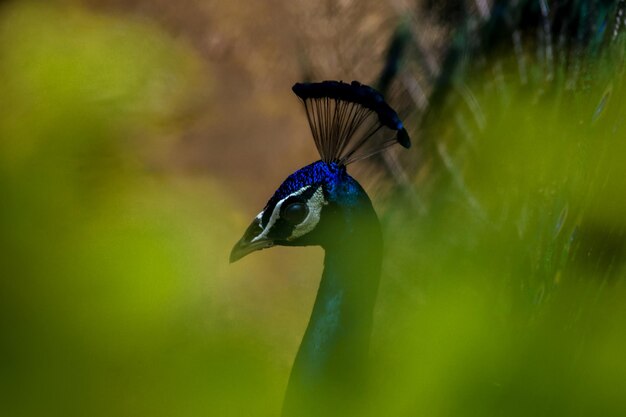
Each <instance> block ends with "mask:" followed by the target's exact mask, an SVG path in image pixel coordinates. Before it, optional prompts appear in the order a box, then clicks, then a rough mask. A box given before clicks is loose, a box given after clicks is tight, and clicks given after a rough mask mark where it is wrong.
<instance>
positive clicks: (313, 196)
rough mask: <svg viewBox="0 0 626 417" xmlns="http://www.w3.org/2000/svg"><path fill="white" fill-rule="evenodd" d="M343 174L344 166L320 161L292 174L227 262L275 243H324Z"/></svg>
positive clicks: (290, 244) (292, 244)
mask: <svg viewBox="0 0 626 417" xmlns="http://www.w3.org/2000/svg"><path fill="white" fill-rule="evenodd" d="M344 177H348V178H349V176H348V175H347V173H346V171H345V167H343V166H339V165H335V164H333V163H331V164H327V163H325V162H321V161H318V162H315V163H313V164H311V165H308V166H306V167H304V168H302V169H300V170H298V171H296V172H295V173H293V174H291V175H290V176H289V177H288V178H287V179H286V180H285V181H284V182H283V183H282V184H281V186H280V187H279V188H278V190H276V192H275V193H274V195H273V196H272V198H270V200H269V201H268V202H267V204H266V205H265V208H264V209H263V210H262V211H261V212H260V213H259V214H258V215H257V216H256V217H255V219H254V220H253V221H252V224H251V225H250V226H249V227H248V229H246V231H245V233H244V235H243V237H242V238H241V239H240V240H239V242H237V243H236V244H235V246H234V248H233V250H232V252H231V254H230V261H231V262H235V261H237V260H239V259H241V258H243V257H244V256H246V255H247V254H249V253H251V252H254V251H257V250H260V249H265V248H270V247H272V246H274V245H283V246H307V245H323V241H324V235H325V231H327V230H329V229H331V228H332V224H333V222H332V221H331V220H332V218H333V217H335V216H333V213H334V212H336V211H337V210H336V209H337V204H336V199H335V198H334V196H335V194H336V192H337V184H338V183H340V182H342V179H343V178H344Z"/></svg>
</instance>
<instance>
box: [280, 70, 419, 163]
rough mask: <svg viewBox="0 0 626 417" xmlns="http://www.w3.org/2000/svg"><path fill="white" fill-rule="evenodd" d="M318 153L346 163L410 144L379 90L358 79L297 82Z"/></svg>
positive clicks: (405, 132) (394, 113)
mask: <svg viewBox="0 0 626 417" xmlns="http://www.w3.org/2000/svg"><path fill="white" fill-rule="evenodd" d="M292 90H293V92H294V93H295V94H296V95H297V96H298V97H299V98H300V99H301V100H302V102H303V103H304V108H305V110H306V113H307V117H308V119H309V126H310V127H311V133H312V134H313V139H314V141H315V146H316V147H317V150H318V152H319V153H320V157H321V158H322V160H323V161H325V162H337V163H340V164H342V165H347V164H349V163H351V162H354V161H357V160H359V159H364V158H367V157H369V156H371V155H374V154H376V153H379V152H381V151H382V150H383V149H386V148H387V147H389V146H391V145H393V144H394V143H400V145H402V146H404V147H405V148H408V147H410V146H411V141H410V139H409V135H408V133H407V131H406V129H405V128H404V125H403V124H402V121H401V120H400V118H399V117H398V115H397V114H396V112H395V111H394V110H393V109H392V108H391V107H390V106H389V105H388V104H387V103H386V102H385V100H384V98H383V96H382V94H380V93H379V92H378V91H376V90H374V89H373V88H372V87H369V86H367V85H364V84H361V83H359V82H357V81H352V83H350V84H348V83H344V82H342V81H323V82H320V83H296V84H295V85H294V86H293V88H292Z"/></svg>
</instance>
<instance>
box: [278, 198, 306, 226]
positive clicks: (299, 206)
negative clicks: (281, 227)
mask: <svg viewBox="0 0 626 417" xmlns="http://www.w3.org/2000/svg"><path fill="white" fill-rule="evenodd" d="M307 214H309V208H308V207H307V205H306V204H304V203H291V204H289V205H288V206H287V207H285V208H284V209H283V213H282V215H281V217H282V218H283V219H285V220H287V221H288V222H289V223H291V224H294V225H296V224H300V223H302V221H303V220H304V219H305V218H306V216H307Z"/></svg>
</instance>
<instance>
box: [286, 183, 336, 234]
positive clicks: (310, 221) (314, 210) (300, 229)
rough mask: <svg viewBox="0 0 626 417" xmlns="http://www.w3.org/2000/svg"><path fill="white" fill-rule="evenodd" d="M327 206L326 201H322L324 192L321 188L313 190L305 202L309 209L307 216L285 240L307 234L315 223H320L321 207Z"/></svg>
mask: <svg viewBox="0 0 626 417" xmlns="http://www.w3.org/2000/svg"><path fill="white" fill-rule="evenodd" d="M326 204H328V203H327V202H326V200H324V192H323V191H322V187H319V188H318V189H317V190H315V193H313V195H312V196H311V198H309V200H308V201H307V202H306V205H307V207H308V208H309V214H308V215H307V216H306V217H305V218H304V220H303V221H302V222H301V223H300V224H298V225H297V226H296V227H295V228H294V229H293V232H292V233H291V236H289V237H288V238H287V240H293V239H296V238H299V237H300V236H303V235H305V234H307V233H309V232H310V231H311V230H313V229H314V228H315V226H317V223H318V222H319V221H320V215H321V213H322V207H323V206H325V205H326Z"/></svg>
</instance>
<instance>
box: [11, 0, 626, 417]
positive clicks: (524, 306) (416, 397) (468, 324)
mask: <svg viewBox="0 0 626 417" xmlns="http://www.w3.org/2000/svg"><path fill="white" fill-rule="evenodd" d="M623 49H624V48H623V44H621V43H617V44H616V46H615V47H614V48H613V49H611V50H610V51H608V52H607V53H606V54H604V55H602V56H600V57H597V58H596V59H595V60H594V61H593V62H592V64H590V67H589V68H587V72H586V74H587V76H588V77H587V78H586V79H585V80H583V81H584V82H583V84H584V85H580V86H577V88H575V89H567V88H565V85H566V80H565V77H563V79H559V76H558V74H557V77H556V80H554V81H553V82H551V83H546V82H545V80H544V78H543V77H542V75H541V74H535V77H534V78H533V76H532V75H533V74H530V75H531V77H530V81H529V83H530V84H520V83H519V81H518V77H517V75H516V71H517V68H516V62H515V61H514V59H512V58H511V59H510V62H509V61H508V60H507V59H504V60H503V63H502V66H501V67H497V72H496V73H484V74H476V75H475V76H474V77H472V78H471V79H470V80H469V81H468V82H469V85H468V86H466V87H467V91H471V92H472V94H474V95H475V96H474V98H473V100H475V101H476V102H477V103H480V111H479V112H478V113H477V112H476V111H472V110H471V108H468V107H467V105H466V104H464V103H463V102H458V101H454V100H451V101H450V103H449V104H448V105H447V106H443V108H442V110H441V111H440V113H439V114H438V115H436V116H435V117H434V118H433V119H432V120H431V122H430V124H428V125H427V126H426V127H425V131H424V132H423V136H424V137H427V138H430V140H429V141H428V142H426V143H424V146H423V148H421V149H420V152H424V153H429V154H431V155H434V156H435V160H434V162H432V163H431V164H430V165H429V166H428V169H429V175H428V178H429V180H428V181H426V182H425V183H424V182H422V183H420V186H419V188H418V192H419V193H421V194H422V196H423V197H424V199H425V200H427V201H428V209H427V210H426V211H424V212H422V213H421V214H419V215H417V214H416V212H415V211H412V210H410V209H409V210H401V209H400V208H397V209H394V208H391V209H389V210H388V211H387V212H386V213H384V215H383V216H382V217H383V223H384V224H385V228H386V229H385V230H386V246H387V249H386V258H385V266H384V269H385V274H384V276H383V280H382V283H381V290H380V295H379V301H378V305H377V313H376V322H375V331H374V335H373V350H372V369H373V377H372V383H371V393H370V396H369V398H368V399H367V400H365V399H364V400H363V402H362V405H363V407H362V409H358V410H355V415H371V416H413V415H420V416H502V415H506V416H517V415H519V416H522V415H525V416H528V415H532V416H592V415H593V416H595V415H602V416H613V415H615V416H622V415H625V414H626V384H625V383H624V381H626V360H625V359H624V358H623V355H624V352H626V332H624V325H623V323H624V322H626V303H624V300H625V299H626V298H625V297H626V288H625V280H624V275H625V274H626V266H625V264H624V259H625V258H624V255H625V253H624V252H625V247H624V243H623V242H624V236H625V235H624V230H625V229H626V223H625V221H626V220H625V219H626V217H625V214H626V190H625V180H624V174H623V171H624V166H626V142H625V141H624V137H626V135H625V134H626V132H625V131H624V129H625V127H624V124H623V114H624V113H623V110H624V108H623V106H622V103H623V100H624V98H625V97H626V91H624V85H623V73H622V71H623V70H622V67H621V66H620V64H619V63H620V62H621V59H622V51H623ZM611 54H614V55H611ZM0 55H1V59H0V75H1V78H2V80H3V82H2V85H0V97H2V102H3V106H2V109H3V111H2V112H1V113H0V138H1V139H0V196H1V200H0V229H1V230H2V233H1V234H0V253H2V257H1V261H0V262H1V264H0V265H1V266H0V271H1V277H0V331H1V333H2V343H0V414H1V415H6V416H15V417H17V416H36V415H45V416H55V415H59V416H61V415H62V416H72V415H76V416H86V415H88V416H100V415H102V416H105V415H106V416H110V415H119V416H138V415H139V416H142V415H150V416H159V415H162V416H171V415H175V416H199V415H211V416H270V415H277V414H278V412H279V410H280V404H281V401H282V395H283V390H284V387H285V385H286V381H287V376H288V372H289V367H290V365H291V362H292V359H293V355H294V354H295V348H296V347H297V343H298V341H299V338H300V336H301V333H302V332H303V331H304V327H303V325H304V323H303V322H302V323H301V322H299V321H298V320H297V319H294V317H292V315H293V314H292V313H291V312H292V311H295V310H297V311H298V314H296V315H298V316H302V315H303V314H304V316H302V317H303V318H304V319H306V314H308V313H309V311H308V308H309V307H308V306H307V305H304V306H300V305H299V304H301V302H300V301H301V298H298V297H297V296H295V295H294V294H293V293H291V292H290V291H289V288H287V289H285V288H280V286H281V281H280V279H279V278H277V276H283V275H285V276H287V279H293V280H294V281H295V282H296V284H294V285H301V286H303V287H304V288H305V290H306V291H307V292H311V290H312V289H313V288H314V284H315V283H314V282H313V283H311V284H310V285H308V284H307V285H305V284H302V281H305V280H311V279H315V277H318V276H319V272H320V268H321V267H320V265H318V263H319V257H315V256H311V255H312V253H311V252H307V251H304V255H298V251H299V250H298V249H290V248H287V249H284V250H283V249H272V251H276V253H278V254H279V255H275V254H274V255H271V254H269V253H266V252H263V253H261V254H255V255H253V256H254V260H250V261H246V262H243V263H242V264H239V265H236V266H232V267H231V266H229V265H228V264H227V258H228V251H229V249H230V246H231V244H232V243H234V241H235V240H236V239H237V238H238V237H239V234H240V233H241V232H242V231H243V230H244V227H245V226H246V225H247V222H248V220H249V216H250V214H251V213H250V212H249V210H248V209H242V208H240V207H238V206H237V204H236V203H235V202H234V201H235V200H234V199H233V198H232V197H231V195H230V194H229V193H230V192H232V191H230V190H227V189H225V187H224V186H223V184H222V183H221V181H220V178H205V179H198V178H190V177H186V176H183V175H175V174H172V173H160V172H157V171H153V170H151V169H150V164H149V163H147V162H146V159H149V158H146V155H149V154H150V152H151V150H152V149H153V148H157V149H167V143H166V141H158V140H153V139H148V138H153V137H163V136H166V135H164V134H162V133H163V132H164V131H167V130H168V129H170V128H171V126H174V128H175V124H176V119H177V117H178V116H179V114H178V112H179V111H181V109H184V107H185V106H186V105H188V103H187V100H188V97H189V96H190V95H192V94H191V92H192V91H193V90H194V89H196V88H198V85H199V83H200V81H199V80H198V72H199V71H201V70H205V69H204V68H202V65H201V64H200V63H199V62H197V60H196V57H195V56H194V53H193V52H192V51H191V50H189V49H187V48H186V47H185V46H181V45H180V43H178V42H175V41H173V40H172V39H171V38H169V37H168V36H167V35H165V34H164V33H162V32H161V31H160V30H159V29H158V28H156V27H153V26H151V25H148V24H146V23H145V22H138V21H129V20H125V19H123V18H120V17H115V18H114V17H102V16H100V15H95V14H92V13H88V12H85V11H80V10H76V9H72V8H70V9H68V8H62V9H57V8H54V7H43V6H40V5H38V6H35V5H30V6H14V7H6V6H5V8H4V10H3V14H2V15H1V21H0ZM450 115H461V116H459V117H465V118H466V119H475V118H478V119H479V122H478V123H477V125H478V126H479V128H476V129H473V130H472V129H468V128H465V127H459V126H466V124H463V123H456V124H455V123H454V122H453V121H451V120H450V119H451V117H450ZM458 120H460V119H457V121H458ZM146 149H148V150H149V151H146ZM156 152H159V151H158V150H157V151H156ZM285 174H288V173H287V172H285ZM420 178H421V177H420ZM259 203H260V204H261V203H262V202H259ZM403 204H404V203H403ZM259 208H260V207H259ZM281 251H282V252H281ZM286 255H288V256H286ZM318 255H319V254H318ZM312 258H315V259H312ZM259 282H260V283H261V284H258V283H259ZM274 282H278V284H276V285H272V284H273V283H274ZM292 289H293V288H292ZM313 291H314V289H313ZM310 296H311V297H312V296H313V294H310ZM309 301H312V298H310V299H308V300H307V302H309ZM281 305H282V306H283V307H280V306H281ZM264 309H266V310H264Z"/></svg>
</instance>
